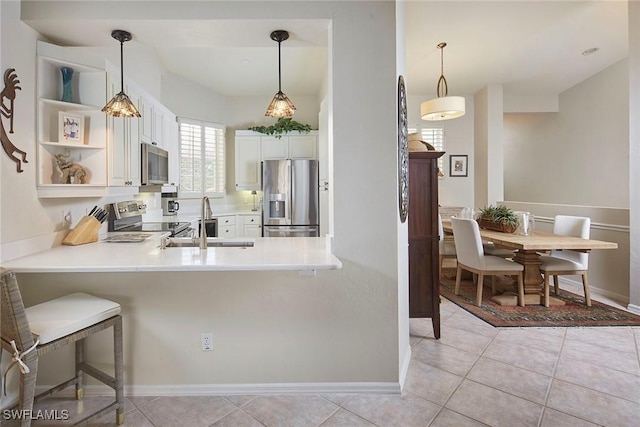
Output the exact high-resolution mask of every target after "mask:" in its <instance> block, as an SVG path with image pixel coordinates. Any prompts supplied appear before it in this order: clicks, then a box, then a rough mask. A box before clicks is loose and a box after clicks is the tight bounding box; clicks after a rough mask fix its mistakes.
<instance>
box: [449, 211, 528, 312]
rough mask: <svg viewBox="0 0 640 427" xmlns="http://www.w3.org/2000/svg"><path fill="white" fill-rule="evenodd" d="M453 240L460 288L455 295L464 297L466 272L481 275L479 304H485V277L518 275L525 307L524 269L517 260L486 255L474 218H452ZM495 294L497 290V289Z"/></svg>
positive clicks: (521, 303)
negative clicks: (463, 283) (483, 295)
mask: <svg viewBox="0 0 640 427" xmlns="http://www.w3.org/2000/svg"><path fill="white" fill-rule="evenodd" d="M451 226H452V228H453V237H454V239H455V242H456V253H457V256H458V268H457V271H456V286H455V290H454V293H455V294H456V295H459V294H460V280H461V276H462V270H467V271H470V272H471V273H474V274H477V275H478V279H477V291H476V305H477V306H481V305H482V286H483V282H484V276H485V275H486V276H495V275H498V274H504V275H508V276H517V281H518V305H520V306H524V284H523V277H522V272H523V270H524V267H523V266H522V265H521V264H517V263H515V262H513V261H509V260H506V259H504V258H501V257H497V256H492V255H485V254H484V250H483V248H482V238H481V237H480V228H479V227H478V223H477V222H476V221H475V220H473V219H461V218H455V217H454V218H451ZM493 290H494V291H495V289H493Z"/></svg>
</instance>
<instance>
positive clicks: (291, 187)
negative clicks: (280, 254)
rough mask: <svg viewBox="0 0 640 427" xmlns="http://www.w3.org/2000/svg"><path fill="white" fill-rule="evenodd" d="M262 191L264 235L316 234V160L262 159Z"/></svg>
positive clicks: (314, 235)
mask: <svg viewBox="0 0 640 427" xmlns="http://www.w3.org/2000/svg"><path fill="white" fill-rule="evenodd" d="M262 191H263V194H262V196H263V207H262V235H263V236H264V237H318V236H319V235H320V226H319V224H320V221H319V219H318V218H319V215H318V211H319V196H318V161H317V160H265V161H263V162H262Z"/></svg>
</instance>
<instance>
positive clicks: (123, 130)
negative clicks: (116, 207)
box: [107, 73, 141, 187]
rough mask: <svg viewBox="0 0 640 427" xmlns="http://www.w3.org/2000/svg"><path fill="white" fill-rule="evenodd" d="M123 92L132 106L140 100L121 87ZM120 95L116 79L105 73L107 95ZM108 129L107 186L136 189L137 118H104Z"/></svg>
mask: <svg viewBox="0 0 640 427" xmlns="http://www.w3.org/2000/svg"><path fill="white" fill-rule="evenodd" d="M124 90H125V93H126V94H127V95H128V96H129V98H130V99H131V102H133V104H134V105H135V106H136V107H139V105H140V100H141V97H140V95H139V94H138V92H137V91H136V90H135V89H134V88H132V87H131V85H125V88H124ZM118 92H120V77H119V76H116V75H114V74H112V73H111V74H109V96H113V95H115V94H116V93H118ZM107 123H108V127H109V185H110V186H112V187H122V186H124V187H126V186H131V187H138V186H139V185H140V137H139V127H140V119H138V118H135V117H134V118H124V117H113V116H107Z"/></svg>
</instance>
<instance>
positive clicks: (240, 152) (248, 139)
mask: <svg viewBox="0 0 640 427" xmlns="http://www.w3.org/2000/svg"><path fill="white" fill-rule="evenodd" d="M260 160H261V150H260V137H259V136H246V135H244V136H243V135H238V133H237V132H236V138H235V174H236V177H235V178H236V180H235V181H236V191H251V190H255V191H258V190H260Z"/></svg>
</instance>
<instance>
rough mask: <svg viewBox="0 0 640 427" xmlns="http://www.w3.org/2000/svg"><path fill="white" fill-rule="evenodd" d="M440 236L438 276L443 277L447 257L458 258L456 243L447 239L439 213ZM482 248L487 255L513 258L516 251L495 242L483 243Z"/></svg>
mask: <svg viewBox="0 0 640 427" xmlns="http://www.w3.org/2000/svg"><path fill="white" fill-rule="evenodd" d="M438 237H439V242H438V245H439V260H438V274H439V276H438V277H442V266H443V265H444V260H445V258H453V259H456V258H457V255H456V245H455V243H454V242H453V241H447V239H445V235H444V228H443V226H442V215H440V214H438ZM482 250H483V252H484V254H485V255H492V256H499V257H501V258H513V257H514V255H515V252H514V251H512V250H511V249H502V248H498V247H496V245H494V244H493V243H483V244H482Z"/></svg>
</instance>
